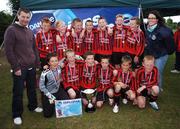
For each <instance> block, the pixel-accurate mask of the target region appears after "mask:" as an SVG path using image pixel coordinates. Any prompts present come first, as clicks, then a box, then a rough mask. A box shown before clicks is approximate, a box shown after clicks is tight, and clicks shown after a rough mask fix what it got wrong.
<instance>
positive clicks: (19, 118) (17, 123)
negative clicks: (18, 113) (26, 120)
mask: <svg viewBox="0 0 180 129" xmlns="http://www.w3.org/2000/svg"><path fill="white" fill-rule="evenodd" d="M14 124H15V125H21V124H22V119H21V117H16V118H14Z"/></svg>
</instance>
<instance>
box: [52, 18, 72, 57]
mask: <svg viewBox="0 0 180 129" xmlns="http://www.w3.org/2000/svg"><path fill="white" fill-rule="evenodd" d="M55 25H56V30H57V32H56V52H57V55H58V59H59V60H61V59H62V58H63V57H64V52H65V51H66V49H67V48H68V47H67V43H68V38H67V37H68V35H67V33H69V32H67V26H66V24H65V22H64V21H57V22H56V24H55Z"/></svg>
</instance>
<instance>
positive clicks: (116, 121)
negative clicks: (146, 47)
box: [0, 52, 180, 129]
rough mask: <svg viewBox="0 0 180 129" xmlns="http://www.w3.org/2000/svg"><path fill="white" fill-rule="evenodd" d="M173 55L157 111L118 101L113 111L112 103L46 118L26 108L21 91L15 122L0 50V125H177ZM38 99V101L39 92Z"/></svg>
mask: <svg viewBox="0 0 180 129" xmlns="http://www.w3.org/2000/svg"><path fill="white" fill-rule="evenodd" d="M173 63H174V55H173V56H170V58H169V60H168V63H167V66H166V68H165V72H164V85H163V89H164V91H163V92H162V93H161V94H160V97H159V99H158V104H159V106H160V111H158V112H157V111H154V110H152V109H151V108H150V106H149V105H148V104H147V106H146V108H145V109H143V110H140V109H138V108H137V107H134V106H132V105H131V104H128V105H121V109H120V112H119V113H118V114H114V113H113V112H112V107H110V106H109V105H107V104H105V105H104V107H103V108H102V109H97V110H96V112H95V113H89V114H88V113H85V112H83V115H82V116H78V117H69V118H60V119H56V118H55V116H54V117H52V118H50V119H46V118H44V117H43V115H42V114H37V113H34V112H30V111H28V109H27V98H26V92H24V113H23V124H22V125H21V126H15V125H14V124H13V121H12V117H11V101H12V100H11V98H12V78H11V73H10V72H9V71H10V66H9V64H8V63H7V61H6V59H5V57H4V54H3V53H2V52H1V53H0V64H1V65H0V129H16V128H17V129H18V128H19V129H180V80H179V79H180V74H171V73H170V69H171V68H172V67H173ZM37 92H38V100H39V103H40V95H39V91H37Z"/></svg>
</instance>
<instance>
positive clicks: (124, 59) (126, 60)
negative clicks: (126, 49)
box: [121, 55, 132, 63]
mask: <svg viewBox="0 0 180 129" xmlns="http://www.w3.org/2000/svg"><path fill="white" fill-rule="evenodd" d="M124 62H130V63H131V62H132V58H131V57H130V56H129V55H125V56H123V57H122V58H121V63H124Z"/></svg>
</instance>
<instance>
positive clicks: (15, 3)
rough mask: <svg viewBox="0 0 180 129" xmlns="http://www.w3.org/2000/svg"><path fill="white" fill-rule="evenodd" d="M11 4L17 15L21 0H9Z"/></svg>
mask: <svg viewBox="0 0 180 129" xmlns="http://www.w3.org/2000/svg"><path fill="white" fill-rule="evenodd" d="M9 6H10V7H11V9H12V11H13V15H14V16H15V15H16V13H17V10H18V9H19V7H20V0H9Z"/></svg>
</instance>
